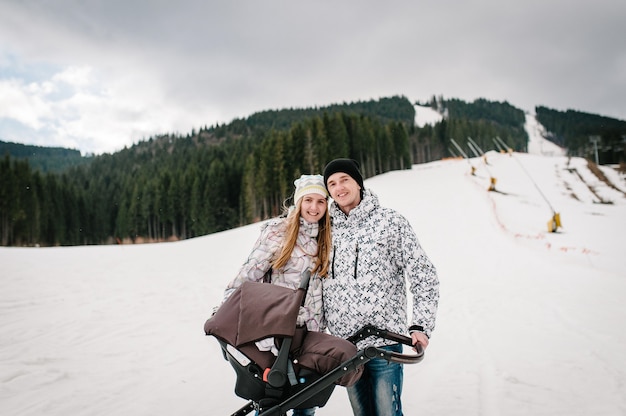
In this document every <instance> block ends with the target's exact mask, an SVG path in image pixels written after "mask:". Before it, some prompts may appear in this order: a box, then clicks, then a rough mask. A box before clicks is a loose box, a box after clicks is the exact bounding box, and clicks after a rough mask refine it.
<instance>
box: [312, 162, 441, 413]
mask: <svg viewBox="0 0 626 416" xmlns="http://www.w3.org/2000/svg"><path fill="white" fill-rule="evenodd" d="M324 183H325V185H326V188H327V189H328V192H329V194H330V196H331V197H332V199H333V202H332V204H331V206H330V215H331V221H332V240H333V254H332V259H331V265H330V270H329V274H328V277H327V278H326V279H324V282H323V285H324V286H323V288H324V290H323V293H324V313H325V315H326V320H327V325H328V329H329V330H330V332H331V333H332V334H333V335H336V336H339V337H341V338H347V337H349V336H350V335H352V334H354V333H355V332H356V331H358V330H359V329H360V328H361V327H363V326H364V325H367V324H371V325H374V326H376V327H379V328H384V329H387V330H389V331H391V332H396V333H400V334H402V333H407V332H408V333H410V335H411V338H412V340H413V345H416V344H418V343H419V344H421V345H422V346H423V347H424V348H426V347H427V346H428V340H429V337H430V334H431V332H432V331H433V329H434V327H435V315H436V313H437V304H438V301H439V280H438V277H437V272H436V270H435V267H434V266H433V264H432V263H431V262H430V260H429V259H428V257H427V256H426V253H425V252H424V250H423V249H422V247H421V246H420V244H419V242H418V240H417V237H416V235H415V232H414V231H413V228H412V227H411V225H410V224H409V222H408V221H407V220H406V218H404V217H403V216H402V215H401V214H399V213H398V212H396V211H394V210H392V209H389V208H384V207H382V206H380V204H379V202H378V197H377V196H376V195H375V194H374V193H372V192H371V191H369V190H367V189H365V187H364V186H363V176H362V175H361V172H360V171H359V165H358V163H357V162H356V161H355V160H352V159H335V160H333V161H331V162H330V163H329V164H328V165H326V167H325V169H324ZM407 282H408V287H409V290H410V292H411V294H412V296H413V311H412V321H411V325H410V326H409V327H408V328H407V326H408V317H407V289H406V288H407V286H406V285H407ZM389 344H391V342H390V341H386V340H383V339H380V338H378V339H372V338H368V339H365V340H363V341H360V342H359V344H358V347H359V348H360V349H361V348H364V347H365V346H366V345H374V346H377V347H382V348H385V349H388V350H390V351H396V352H401V351H402V345H398V344H395V345H389ZM402 370H403V368H402V365H401V364H397V363H387V362H386V361H385V360H372V361H370V362H368V363H367V364H366V365H365V368H364V371H363V375H362V377H361V378H360V380H359V381H358V382H357V383H356V384H355V385H354V386H352V387H349V388H348V397H349V398H350V404H351V405H352V411H353V412H354V415H355V416H371V415H379V416H382V415H385V416H387V415H391V416H401V415H402V403H401V400H400V396H401V394H402V379H403V371H402Z"/></svg>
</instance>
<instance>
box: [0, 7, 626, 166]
mask: <svg viewBox="0 0 626 416" xmlns="http://www.w3.org/2000/svg"><path fill="white" fill-rule="evenodd" d="M624 22H626V1H623V0H581V1H578V2H573V1H571V0H526V1H508V0H482V1H480V0H448V1H446V0H439V1H432V0H425V1H424V0H422V1H416V0H400V1H388V2H382V1H368V0H365V1H364V0H358V1H356V0H349V1H336V0H335V1H330V0H328V1H327V0H321V1H320V0H317V1H309V2H305V1H294V0H290V1H260V0H254V1H253V0H250V1H236V0H225V1H201V0H197V1H185V0H181V1H176V2H174V1H171V0H168V1H160V0H154V1H149V0H140V1H138V0H132V1H131V0H123V1H118V0H91V1H83V0H75V1H72V0H55V1H33V0H2V1H1V2H0V140H4V141H12V142H19V143H27V144H36V145H42V146H62V147H70V148H74V149H79V150H81V152H83V154H84V153H86V152H93V153H102V152H115V151H117V150H120V149H122V148H123V147H124V146H130V145H132V144H133V143H136V142H138V141H140V140H143V139H147V138H149V137H151V136H154V135H156V134H159V133H170V132H174V133H180V134H187V133H189V132H190V131H191V130H192V129H193V128H196V129H197V128H199V127H202V126H205V125H206V126H211V125H213V124H215V123H217V122H219V123H228V122H230V121H232V120H233V119H234V118H243V117H247V116H249V115H251V114H252V113H255V112H257V111H263V110H269V109H279V108H289V107H311V106H324V105H328V104H333V103H341V102H352V101H358V100H369V99H378V98H381V97H389V96H392V95H404V96H406V97H408V98H409V99H410V100H411V101H418V100H419V101H425V100H428V99H429V98H430V97H432V96H433V95H437V96H439V95H443V96H444V97H446V98H460V99H463V100H466V101H473V100H474V99H476V98H481V97H482V98H487V99H490V100H495V101H508V102H509V103H510V104H512V105H514V106H516V107H518V108H521V109H523V110H526V111H532V110H534V107H535V106H536V105H545V106H548V107H550V108H554V109H557V110H563V111H564V110H567V109H575V110H580V111H585V112H590V113H594V114H600V115H605V116H609V117H614V118H619V119H622V120H626V46H625V43H624V39H626V24H625V23H624Z"/></svg>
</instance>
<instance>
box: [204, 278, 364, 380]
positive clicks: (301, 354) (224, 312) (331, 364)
mask: <svg viewBox="0 0 626 416" xmlns="http://www.w3.org/2000/svg"><path fill="white" fill-rule="evenodd" d="M304 294H305V291H304V289H303V288H300V289H289V288H286V287H282V286H278V285H273V284H268V283H257V282H245V283H244V284H243V285H241V286H240V287H239V288H237V290H235V291H234V292H233V294H232V295H231V296H230V297H229V298H228V299H227V300H226V301H225V302H224V303H223V304H222V306H220V308H219V309H218V310H217V312H216V313H215V315H213V316H212V317H211V318H210V319H208V320H207V321H206V323H205V324H204V331H205V333H206V334H207V335H212V336H214V337H216V338H218V339H220V340H222V341H224V342H226V343H227V344H229V345H232V346H233V347H235V348H236V349H237V350H238V351H240V352H242V353H243V354H244V355H245V356H247V357H248V358H250V359H251V360H252V361H253V362H255V363H256V364H257V365H259V367H261V368H262V369H267V368H270V367H271V366H272V364H273V363H274V361H275V360H276V358H277V357H276V356H275V355H274V354H272V353H271V352H269V351H259V349H258V348H257V346H256V345H255V342H256V341H259V340H261V339H264V338H268V337H274V338H275V340H276V342H277V343H278V344H282V342H283V341H284V340H285V339H291V340H292V342H291V346H290V348H289V352H290V359H291V361H292V363H293V365H294V367H295V368H296V371H297V369H299V368H307V369H309V370H313V371H315V372H317V373H318V374H321V375H323V374H326V373H328V372H329V371H331V370H333V369H335V368H336V367H337V366H339V365H341V363H343V362H344V361H346V360H348V359H350V358H352V357H353V356H354V355H355V354H356V353H357V348H356V346H355V345H354V344H353V343H352V342H350V341H348V340H345V339H343V338H339V337H335V336H332V335H329V334H326V333H321V332H308V331H306V328H297V326H296V321H297V317H298V311H299V308H300V305H301V304H302V299H303V298H304ZM359 370H360V369H359ZM360 376H361V371H353V372H350V373H347V374H345V376H343V377H341V378H340V379H338V380H337V381H336V382H335V383H336V384H339V385H342V386H350V385H352V384H354V383H356V382H357V381H358V379H359V378H360Z"/></svg>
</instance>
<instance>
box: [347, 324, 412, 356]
mask: <svg viewBox="0 0 626 416" xmlns="http://www.w3.org/2000/svg"><path fill="white" fill-rule="evenodd" d="M368 337H378V338H383V339H386V340H389V341H395V342H397V343H399V344H403V345H408V346H411V347H413V348H414V349H415V354H404V353H398V352H393V351H387V350H385V349H382V348H377V347H367V348H365V351H364V353H365V355H366V356H367V357H368V358H382V359H385V360H387V361H389V362H394V363H400V364H417V363H419V362H420V361H422V360H423V359H424V348H423V347H422V346H421V345H419V344H417V345H413V340H412V339H411V338H409V337H407V336H404V335H401V334H396V333H395V332H390V331H387V330H385V329H380V328H377V327H375V326H373V325H366V326H364V327H363V328H361V329H360V330H359V331H357V332H356V333H355V334H354V335H352V336H351V337H349V338H348V341H350V342H352V343H356V342H358V341H360V340H363V339H365V338H368Z"/></svg>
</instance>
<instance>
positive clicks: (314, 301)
mask: <svg viewBox="0 0 626 416" xmlns="http://www.w3.org/2000/svg"><path fill="white" fill-rule="evenodd" d="M294 184H295V186H296V190H295V193H294V197H293V199H294V205H295V207H292V208H291V209H290V210H289V211H288V214H287V216H286V217H278V218H273V219H271V220H269V221H268V222H267V223H266V224H264V225H263V226H262V228H261V235H260V236H259V238H258V240H257V241H256V243H255V245H254V248H253V249H252V252H251V253H250V255H249V256H248V260H247V261H246V262H245V263H244V264H243V266H242V267H241V270H240V271H239V273H238V274H237V277H235V279H234V280H233V281H232V282H230V284H229V285H228V286H227V288H226V292H225V296H224V299H226V298H228V297H229V296H230V295H231V294H232V293H233V292H234V291H235V289H236V288H237V287H239V286H241V284H243V282H245V281H254V282H260V281H263V279H264V277H265V275H266V273H268V272H269V274H270V275H271V276H270V281H271V283H273V284H277V285H280V286H285V287H289V288H293V289H297V288H298V286H299V285H300V280H301V276H302V274H303V273H304V272H306V271H310V272H311V280H310V282H309V287H308V290H307V293H306V298H305V301H304V306H303V307H301V308H300V312H299V314H298V325H299V326H303V325H306V327H307V329H308V330H309V331H324V330H325V329H326V321H325V319H324V315H323V310H322V306H323V305H322V283H321V279H322V278H324V277H326V274H327V272H328V258H329V255H330V247H331V235H330V218H329V216H328V192H327V191H326V187H325V186H324V178H323V177H322V176H321V175H302V176H301V177H300V178H298V179H296V180H295V181H294ZM269 341H270V342H269V343H268V342H267V340H262V341H260V342H258V343H257V346H258V347H259V348H260V349H267V350H269V349H271V348H272V347H273V340H269ZM314 414H315V408H311V409H295V410H294V411H293V415H294V416H310V415H314Z"/></svg>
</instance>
